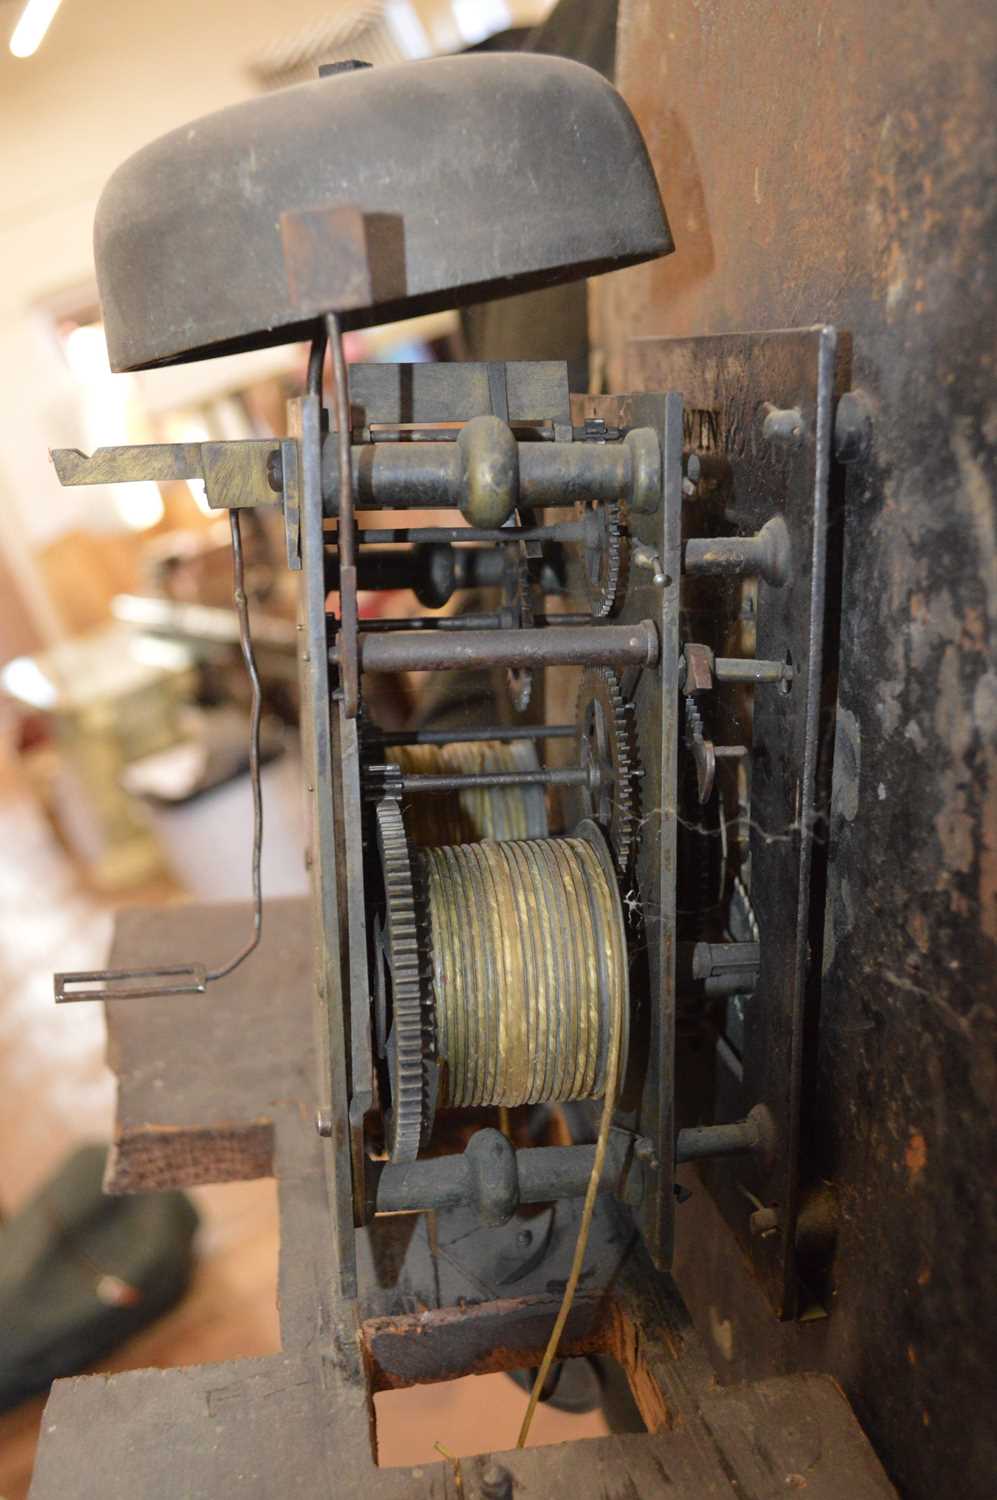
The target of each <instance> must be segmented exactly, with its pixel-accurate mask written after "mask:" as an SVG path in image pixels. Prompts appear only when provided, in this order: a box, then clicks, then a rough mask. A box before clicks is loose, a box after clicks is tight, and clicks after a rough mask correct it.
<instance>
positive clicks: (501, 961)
mask: <svg viewBox="0 0 997 1500" xmlns="http://www.w3.org/2000/svg"><path fill="white" fill-rule="evenodd" d="M421 859H422V871H423V878H424V882H425V892H426V898H427V903H428V909H429V919H430V929H431V940H432V973H433V989H434V995H435V1010H436V1050H437V1055H438V1057H439V1059H440V1061H441V1063H442V1064H443V1067H442V1075H443V1076H442V1095H441V1102H442V1103H443V1104H445V1105H449V1106H451V1107H458V1106H482V1105H505V1106H514V1105H519V1104H539V1103H545V1102H549V1103H553V1102H556V1101H567V1100H569V1099H598V1098H601V1097H602V1095H603V1094H604V1093H605V1088H606V1073H607V1058H608V1051H609V1046H610V1041H611V1030H612V1024H613V1017H614V1015H615V1013H616V1011H615V1008H616V1006H617V1005H619V1006H621V1007H622V1013H623V1015H624V1016H626V1014H627V1005H628V993H629V991H628V964H627V948H626V934H625V929H624V924H623V912H622V908H621V905H620V898H619V892H618V890H617V887H616V881H615V877H614V875H613V868H612V861H611V857H610V855H609V851H608V849H607V848H606V846H605V841H604V840H603V838H602V835H601V834H600V832H599V830H598V829H597V828H596V827H595V825H594V824H591V823H583V824H582V825H581V826H580V828H579V829H577V830H576V831H575V833H574V834H573V835H572V836H571V837H569V838H547V839H524V840H511V841H508V842H505V843H491V842H485V843H479V844H464V845H459V846H447V847H443V848H431V849H426V850H424V851H423V852H422V855H421ZM624 1034H625V1028H624ZM621 1074H622V1069H621Z"/></svg>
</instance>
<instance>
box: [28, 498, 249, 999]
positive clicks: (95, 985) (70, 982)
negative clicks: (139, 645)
mask: <svg viewBox="0 0 997 1500" xmlns="http://www.w3.org/2000/svg"><path fill="white" fill-rule="evenodd" d="M229 527H230V529H231V533H232V580H233V597H234V600H235V608H236V613H237V615H238V617H239V645H240V647H241V648H242V657H243V661H244V662H245V663H246V670H247V672H248V673H249V681H250V685H251V687H252V703H251V707H250V715H249V781H250V786H251V788H252V794H253V853H252V864H251V869H252V884H253V929H252V934H251V936H250V938H249V941H248V942H247V943H246V945H245V947H243V948H241V949H240V950H239V952H238V953H236V954H235V955H234V957H232V958H230V959H229V960H228V962H227V963H224V964H221V965H220V966H219V967H218V968H215V969H208V968H207V967H206V965H204V964H198V963H187V964H160V965H159V966H158V967H155V968H151V969H81V970H77V971H76V972H74V973H67V974H55V975H53V985H54V988H55V999H56V1004H57V1005H63V1004H66V1003H68V1002H69V1001H73V1000H142V999H148V998H151V997H152V996H157V997H158V996H168V995H202V994H203V993H204V991H205V989H206V988H207V986H208V985H209V984H211V983H213V982H214V981H215V980H217V979H224V978H225V977H226V975H228V974H231V973H232V971H233V970H234V969H237V968H238V967H239V965H240V964H241V963H242V962H243V961H244V960H245V959H247V958H248V957H249V955H250V954H251V953H252V952H253V951H254V949H255V948H256V947H257V946H258V944H259V941H260V936H261V934H262V931H263V888H262V880H261V874H260V863H261V856H262V852H263V791H262V787H261V785H260V720H261V717H262V709H263V694H262V690H261V687H260V674H259V670H258V669H257V665H256V653H255V652H254V650H253V637H252V632H251V629H250V622H249V601H248V599H247V598H246V589H245V565H244V561H243V554H242V529H241V525H240V519H239V512H238V511H237V510H230V511H229Z"/></svg>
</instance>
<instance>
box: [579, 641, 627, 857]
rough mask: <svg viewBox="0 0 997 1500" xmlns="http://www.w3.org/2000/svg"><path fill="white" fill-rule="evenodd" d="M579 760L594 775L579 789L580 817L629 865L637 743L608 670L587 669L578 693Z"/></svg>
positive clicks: (617, 686) (616, 678)
mask: <svg viewBox="0 0 997 1500" xmlns="http://www.w3.org/2000/svg"><path fill="white" fill-rule="evenodd" d="M576 723H577V735H578V759H579V764H580V765H582V766H584V767H585V768H586V769H587V770H588V771H589V772H590V782H589V784H588V785H585V786H583V787H581V788H580V792H579V804H580V810H581V816H582V817H586V818H592V819H593V821H594V822H596V823H598V824H599V825H600V827H601V828H602V829H603V830H604V832H605V834H606V836H607V838H608V839H609V843H610V847H611V848H612V851H613V857H614V859H615V860H616V865H617V868H618V869H619V870H620V871H621V872H622V871H624V870H626V868H627V866H628V865H629V863H630V856H631V854H632V853H633V847H634V839H635V835H636V832H637V798H636V790H635V786H636V781H637V776H638V765H637V738H636V734H635V732H634V723H633V714H632V712H631V710H630V707H629V705H628V704H627V702H626V700H625V699H624V697H623V694H622V692H621V691H620V682H619V678H618V677H617V675H616V673H615V672H614V671H613V670H612V668H610V667H589V668H587V669H586V670H585V671H584V672H583V673H582V679H581V683H580V684H579V688H578V716H577V720H576Z"/></svg>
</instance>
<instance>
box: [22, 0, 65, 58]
mask: <svg viewBox="0 0 997 1500" xmlns="http://www.w3.org/2000/svg"><path fill="white" fill-rule="evenodd" d="M60 4H61V0H28V3H27V5H26V6H25V7H24V9H23V10H22V12H21V19H20V20H19V21H18V23H17V25H16V26H15V27H14V31H13V34H12V36H11V39H10V50H11V52H13V54H14V56H15V57H31V56H32V54H33V53H35V52H37V51H38V48H39V47H40V46H41V44H42V42H43V41H44V38H45V33H46V31H48V29H49V26H50V25H51V24H52V17H53V16H54V15H55V13H56V11H57V10H58V9H59V6H60Z"/></svg>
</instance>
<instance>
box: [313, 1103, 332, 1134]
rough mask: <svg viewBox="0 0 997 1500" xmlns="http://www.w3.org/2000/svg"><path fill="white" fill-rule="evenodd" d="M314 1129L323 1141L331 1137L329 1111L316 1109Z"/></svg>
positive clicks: (330, 1111)
mask: <svg viewBox="0 0 997 1500" xmlns="http://www.w3.org/2000/svg"><path fill="white" fill-rule="evenodd" d="M315 1129H316V1130H317V1131H318V1133H319V1135H320V1136H322V1137H323V1139H326V1140H327V1139H328V1138H329V1137H330V1136H331V1135H332V1110H331V1109H317V1110H316V1111H315Z"/></svg>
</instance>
